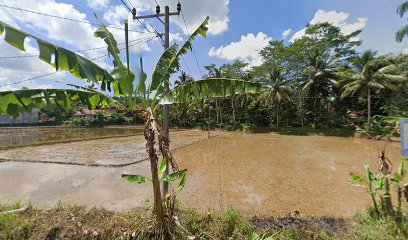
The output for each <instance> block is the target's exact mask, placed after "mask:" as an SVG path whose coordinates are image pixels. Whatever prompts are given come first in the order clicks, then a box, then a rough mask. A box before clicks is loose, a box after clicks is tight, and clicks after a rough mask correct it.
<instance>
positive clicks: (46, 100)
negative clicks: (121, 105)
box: [0, 89, 116, 117]
mask: <svg viewBox="0 0 408 240" xmlns="http://www.w3.org/2000/svg"><path fill="white" fill-rule="evenodd" d="M72 102H79V103H83V104H87V105H88V106H90V108H95V107H101V108H104V107H107V106H109V105H111V104H112V103H115V102H116V101H115V100H114V99H112V98H111V97H109V96H107V95H104V94H101V93H98V92H92V91H83V90H74V89H28V90H17V91H5V92H0V114H8V115H10V116H13V117H18V116H19V115H20V114H21V113H23V112H26V111H31V109H33V108H41V107H43V106H46V105H50V104H55V105H56V106H58V107H59V108H71V103H72Z"/></svg>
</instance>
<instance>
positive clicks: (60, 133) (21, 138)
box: [0, 126, 143, 147]
mask: <svg viewBox="0 0 408 240" xmlns="http://www.w3.org/2000/svg"><path fill="white" fill-rule="evenodd" d="M142 131H143V127H142V126H136V127H135V126H132V127H130V126H125V127H122V126H115V127H104V128H69V127H2V128H0V147H8V146H16V145H26V144H31V143H42V142H53V141H65V140H74V139H77V140H78V139H88V138H97V137H107V136H118V135H131V134H138V133H142Z"/></svg>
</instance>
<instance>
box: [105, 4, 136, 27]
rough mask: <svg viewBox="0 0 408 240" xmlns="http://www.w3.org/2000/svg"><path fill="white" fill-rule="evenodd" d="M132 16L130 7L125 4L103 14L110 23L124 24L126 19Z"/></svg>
mask: <svg viewBox="0 0 408 240" xmlns="http://www.w3.org/2000/svg"><path fill="white" fill-rule="evenodd" d="M130 16H131V13H130V12H129V10H128V9H126V8H125V7H124V6H123V5H117V6H113V7H111V8H110V9H109V10H108V11H106V12H105V14H104V15H103V19H105V20H106V21H107V22H108V23H109V24H113V25H118V26H121V25H122V26H123V24H124V20H126V19H128V18H129V17H130Z"/></svg>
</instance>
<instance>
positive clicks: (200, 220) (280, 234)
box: [0, 203, 408, 240]
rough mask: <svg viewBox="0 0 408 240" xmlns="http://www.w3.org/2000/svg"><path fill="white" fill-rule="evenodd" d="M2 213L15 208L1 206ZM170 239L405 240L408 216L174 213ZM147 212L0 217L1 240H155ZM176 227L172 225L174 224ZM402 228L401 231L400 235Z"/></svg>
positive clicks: (60, 210)
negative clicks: (268, 215)
mask: <svg viewBox="0 0 408 240" xmlns="http://www.w3.org/2000/svg"><path fill="white" fill-rule="evenodd" d="M2 206H3V209H15V208H17V207H19V206H20V203H18V204H15V205H13V206H7V207H5V205H2ZM176 216H177V218H178V219H179V220H180V223H181V226H182V227H181V228H180V229H179V230H177V231H174V236H173V237H174V239H192V237H195V238H194V239H220V240H222V239H225V240H228V239H251V240H270V239H293V240H295V239H299V240H300V239H310V240H312V239H336V240H337V239H367V240H369V239H372V240H374V239H384V240H388V239H408V235H407V233H406V231H407V230H408V217H407V215H405V216H397V217H378V216H375V215H373V214H372V211H366V212H362V213H359V214H357V215H355V216H354V217H352V218H346V219H342V218H293V217H281V218H274V217H262V218H258V217H250V216H247V215H245V214H243V213H241V212H239V211H237V210H227V211H223V212H218V211H211V210H209V211H204V212H200V211H197V210H194V209H185V210H178V211H177V212H176ZM152 226H153V217H152V215H151V212H150V211H147V210H145V209H135V210H133V211H129V212H122V213H120V212H114V211H108V210H105V209H101V208H92V209H86V208H85V207H78V206H65V205H63V204H59V205H57V206H56V207H54V208H52V209H48V210H35V209H29V210H28V211H25V212H20V213H15V214H0V239H73V240H75V239H78V240H79V239H89V240H90V239H157V238H155V237H154V235H152ZM174 226H175V225H174ZM404 230H405V232H404Z"/></svg>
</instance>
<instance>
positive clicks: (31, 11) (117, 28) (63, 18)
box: [0, 4, 151, 34]
mask: <svg viewBox="0 0 408 240" xmlns="http://www.w3.org/2000/svg"><path fill="white" fill-rule="evenodd" d="M0 7H4V8H9V9H13V10H18V11H23V12H28V13H34V14H38V15H43V16H47V17H52V18H58V19H61V20H67V21H71V22H77V23H84V24H89V25H94V26H99V25H100V24H99V23H93V22H88V21H84V20H78V19H72V18H67V17H60V16H55V15H51V14H48V13H42V12H37V11H33V10H27V9H23V8H18V7H13V6H8V5H4V4H0ZM106 27H107V28H111V29H115V30H125V29H123V28H119V27H114V26H106ZM129 31H130V32H137V33H144V34H148V33H151V32H150V31H149V32H142V31H137V30H132V29H130V30H129Z"/></svg>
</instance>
